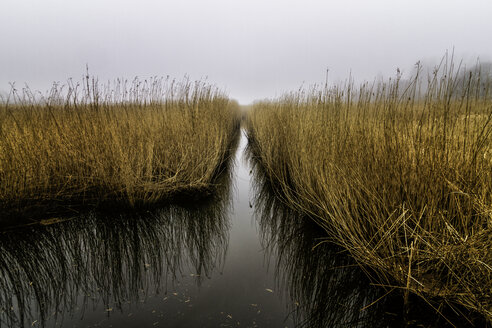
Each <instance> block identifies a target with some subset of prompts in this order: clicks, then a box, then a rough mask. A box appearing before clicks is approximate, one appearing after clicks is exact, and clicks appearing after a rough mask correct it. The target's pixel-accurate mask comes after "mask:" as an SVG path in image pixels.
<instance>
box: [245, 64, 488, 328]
mask: <svg viewBox="0 0 492 328" xmlns="http://www.w3.org/2000/svg"><path fill="white" fill-rule="evenodd" d="M421 73H422V69H421V67H420V66H419V64H417V67H416V74H415V76H414V77H413V78H412V79H410V80H405V81H403V80H402V79H401V76H400V75H399V74H398V75H397V76H396V77H395V78H393V79H390V80H388V81H380V82H374V83H363V84H362V85H360V86H356V85H355V84H354V83H353V82H352V81H351V80H348V81H347V82H346V83H345V84H343V85H336V86H333V87H330V86H327V85H325V86H314V87H312V88H307V89H301V90H299V91H297V92H292V93H288V94H286V95H284V96H283V97H280V98H279V99H276V100H272V101H263V102H258V103H257V104H256V105H255V106H254V108H253V109H252V111H251V112H250V113H249V115H248V123H247V129H248V139H249V142H250V144H251V148H252V150H251V151H252V153H253V157H254V158H255V159H256V161H257V166H260V167H261V168H262V169H263V170H264V172H265V176H266V179H268V181H270V183H271V184H272V185H273V189H274V192H275V194H276V195H277V196H278V197H279V198H280V199H281V200H282V202H283V203H284V204H286V205H287V206H289V207H290V208H291V209H293V210H295V211H298V212H301V213H303V214H305V215H306V216H308V217H309V218H310V220H312V221H313V222H315V223H316V225H317V226H318V227H319V229H321V230H323V231H324V233H325V235H324V236H323V237H320V239H319V240H318V243H317V244H316V245H315V246H313V247H314V251H316V252H318V251H319V250H318V249H319V248H322V247H327V246H326V245H330V244H333V245H336V246H338V247H340V248H341V250H342V252H343V253H346V254H348V255H349V256H350V257H351V258H352V259H353V260H354V261H355V262H356V263H357V265H358V266H359V267H360V268H361V269H362V270H363V271H364V272H366V275H367V277H368V278H369V279H370V281H371V282H372V284H374V285H377V286H380V287H381V288H383V289H384V290H386V291H387V294H394V293H397V294H398V295H400V296H401V298H402V300H403V302H404V304H405V307H406V310H405V312H406V311H411V308H412V301H411V296H412V295H417V296H418V297H420V298H421V299H422V300H424V301H425V302H427V303H428V304H429V305H430V306H431V307H432V308H433V309H434V310H435V312H436V313H440V312H441V311H443V308H446V307H451V308H454V309H455V310H456V311H457V312H460V311H464V312H477V313H480V314H481V315H483V316H484V317H485V318H486V320H487V321H488V322H489V323H490V320H491V318H492V317H491V316H492V312H491V311H492V303H491V300H492V297H491V295H492V266H491V264H492V251H491V249H492V233H491V228H492V215H491V214H492V207H491V206H492V203H491V201H492V157H491V150H492V94H491V91H492V80H491V76H490V73H487V74H483V72H482V70H481V69H480V67H479V66H478V67H475V68H474V69H472V70H466V69H464V68H462V67H460V66H459V65H456V66H455V65H454V64H453V62H452V60H448V58H447V57H445V58H443V61H442V62H441V64H440V65H438V66H437V67H436V68H435V69H434V70H433V71H432V72H430V73H429V74H427V75H424V76H421ZM314 251H313V254H314ZM461 313H463V312H461Z"/></svg>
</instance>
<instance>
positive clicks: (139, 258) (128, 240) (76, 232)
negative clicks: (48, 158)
mask: <svg viewBox="0 0 492 328" xmlns="http://www.w3.org/2000/svg"><path fill="white" fill-rule="evenodd" d="M225 179H226V180H227V181H221V185H222V186H223V188H222V189H221V190H220V192H219V193H218V194H217V195H216V196H215V197H213V199H210V200H209V201H207V202H206V203H204V204H197V205H196V206H194V207H191V208H190V207H181V206H169V207H167V208H164V209H158V210H153V211H147V212H145V213H124V214H108V213H106V214H104V213H89V214H87V215H83V216H81V217H78V218H76V219H73V220H70V221H66V222H63V223H60V224H54V225H51V226H45V227H43V226H38V227H30V228H24V229H18V230H15V231H10V232H6V233H2V234H0V326H3V325H6V326H7V327H23V326H31V324H32V323H38V324H45V323H47V322H53V323H55V325H58V324H59V325H61V324H62V323H61V322H63V319H64V318H66V317H67V315H68V316H72V315H74V314H75V313H76V315H77V316H84V311H85V309H89V310H90V309H91V307H92V310H90V311H94V308H98V307H99V308H101V309H102V310H101V311H105V310H106V311H108V312H109V311H115V312H116V311H117V310H121V309H122V307H124V306H125V305H127V304H129V303H138V302H139V301H141V300H143V299H145V298H146V297H148V296H149V295H154V294H158V293H163V294H165V293H166V292H167V291H169V290H170V288H172V287H173V284H174V283H175V282H176V281H177V278H180V277H181V275H183V274H185V273H186V274H187V276H189V275H190V272H191V275H192V276H193V278H192V279H193V280H194V282H195V284H197V285H200V283H201V282H202V280H203V279H205V278H206V277H209V276H210V275H211V274H212V273H213V272H214V271H216V270H220V268H221V266H222V265H223V262H224V258H225V255H226V251H227V244H228V231H229V224H230V223H229V211H230V204H231V197H230V190H229V189H230V181H229V180H230V176H227V177H226V178H225ZM50 325H51V324H50Z"/></svg>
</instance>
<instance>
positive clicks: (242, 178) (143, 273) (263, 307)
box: [0, 135, 442, 327]
mask: <svg viewBox="0 0 492 328" xmlns="http://www.w3.org/2000/svg"><path fill="white" fill-rule="evenodd" d="M246 144H247V140H246V137H245V136H244V135H242V136H241V139H240V143H239V147H238V149H237V152H236V158H235V160H234V163H231V166H230V168H229V169H228V171H227V172H224V174H223V177H222V181H221V187H220V190H219V192H218V193H217V195H216V196H215V197H214V198H213V199H211V200H208V201H206V202H200V203H196V204H191V205H187V206H186V207H183V206H178V205H174V206H170V207H166V208H162V209H159V210H153V211H147V212H144V213H142V212H139V213H125V214H114V213H100V212H99V213H97V214H96V213H88V214H85V215H82V216H80V217H78V218H77V219H73V220H68V221H65V222H62V223H58V224H53V225H48V226H37V227H34V226H33V227H30V228H23V229H18V230H14V231H9V232H8V233H2V234H0V327H41V326H46V327H399V326H412V322H413V321H411V320H409V319H408V317H407V316H404V315H403V314H402V313H403V312H402V311H401V307H400V306H399V305H398V302H395V301H393V299H392V298H391V297H389V296H385V294H386V290H384V289H382V288H376V287H374V286H372V285H371V284H370V281H369V280H368V278H367V274H366V273H363V272H362V271H361V270H360V269H358V267H357V266H356V265H355V263H353V262H352V261H351V260H350V258H349V257H348V256H346V255H345V254H342V252H341V251H340V250H339V249H336V248H334V247H332V246H329V245H328V244H326V243H325V244H321V245H320V246H318V247H314V246H315V245H317V244H318V243H319V241H320V240H321V239H320V238H321V237H322V234H321V232H320V231H319V229H317V228H316V227H315V226H314V225H312V224H310V222H309V220H307V219H306V218H303V217H300V216H299V215H298V214H296V213H293V212H292V211H290V210H289V209H287V208H285V207H284V206H282V204H281V203H280V202H279V201H278V199H277V198H276V197H275V196H274V194H273V193H272V191H271V190H270V187H269V184H268V181H267V180H266V179H265V177H264V176H262V172H261V170H260V169H258V168H257V166H255V165H254V161H253V160H251V159H249V160H248V159H247V158H245V156H244V154H245V153H247V152H246V151H245V150H246V146H247V145H246ZM382 296H385V297H382ZM397 299H401V297H399V298H398V297H397ZM433 317H434V318H435V317H436V316H435V315H434V316H433ZM414 323H416V325H418V324H419V321H416V322H414ZM441 323H442V321H436V320H435V319H434V324H433V325H427V326H436V327H438V326H440V325H441Z"/></svg>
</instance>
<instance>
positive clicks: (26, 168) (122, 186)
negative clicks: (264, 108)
mask: <svg viewBox="0 0 492 328" xmlns="http://www.w3.org/2000/svg"><path fill="white" fill-rule="evenodd" d="M83 84H84V86H83V88H81V87H79V86H74V85H72V84H70V85H69V88H68V89H63V88H61V87H58V86H56V85H55V86H54V87H53V89H52V90H51V92H50V94H49V96H48V97H44V98H41V99H35V98H36V97H35V96H34V95H33V94H32V93H31V92H30V91H29V90H23V92H17V91H16V90H12V93H11V95H10V98H9V100H8V101H4V103H2V104H0V205H1V207H2V208H18V209H23V208H26V207H29V206H33V205H35V204H53V203H64V202H71V203H73V202H81V203H83V204H91V205H94V204H99V203H101V202H105V201H111V202H113V201H117V202H122V203H125V204H128V205H130V206H134V205H137V204H149V203H154V202H157V201H160V200H162V199H165V198H169V197H171V196H173V195H175V194H177V193H181V192H190V193H197V192H199V193H201V192H209V191H210V190H211V189H213V187H214V186H213V182H214V177H216V176H217V174H218V173H219V172H218V171H219V170H220V169H221V164H223V163H224V162H225V160H226V157H228V156H229V155H230V154H229V153H230V147H231V146H232V140H233V138H234V136H235V135H236V134H237V131H238V124H239V123H238V122H239V118H238V105H237V103H236V102H234V101H231V100H229V99H228V98H227V97H226V96H225V95H224V94H223V93H222V92H221V91H220V90H218V89H217V88H216V87H214V86H211V85H208V84H206V83H203V82H195V83H192V82H189V81H187V80H184V81H183V82H176V81H174V80H169V79H158V78H155V79H152V80H150V81H138V80H135V81H133V83H130V84H128V83H127V81H117V82H116V83H114V84H112V85H110V84H108V85H105V86H100V85H98V83H97V80H94V79H90V78H89V77H88V76H87V77H86V79H85V81H84V83H83ZM79 89H82V90H79Z"/></svg>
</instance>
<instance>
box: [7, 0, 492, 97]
mask: <svg viewBox="0 0 492 328" xmlns="http://www.w3.org/2000/svg"><path fill="white" fill-rule="evenodd" d="M491 15H492V1H490V0H484V1H479V0H469V1H453V0H447V1H443V0H425V1H424V0H411V1H410V0H408V1H407V0H404V1H398V0H393V1H383V0H378V1H367V0H344V1H329V0H325V1H323V0H319V1H315V0H303V1H291V0H274V1H271V0H270V1H269V0H212V1H207V0H175V1H169V0H164V1H157V0H156V1H150V0H138V1H137V0H131V1H130V0H107V1H105V0H84V1H78V0H77V1H75V0H1V1H0V91H3V92H5V91H8V90H9V88H10V87H9V84H8V83H9V82H16V85H17V86H19V87H22V86H23V85H24V83H28V84H29V86H30V87H31V88H33V89H39V90H46V89H48V88H49V86H50V85H51V83H52V82H54V81H59V82H64V81H66V80H67V78H69V77H73V78H74V79H75V80H80V79H81V77H82V75H83V74H84V71H85V65H86V64H88V65H89V69H90V73H91V74H93V75H95V76H98V77H99V79H100V80H107V79H111V80H113V79H115V78H118V77H125V78H133V77H135V76H139V77H140V78H146V77H148V76H156V75H157V76H167V75H170V76H172V77H176V78H181V77H183V76H184V75H189V76H190V77H191V78H192V79H201V78H205V77H207V78H208V81H209V82H212V83H214V84H216V85H218V86H219V87H220V88H223V89H225V90H226V91H227V93H228V94H229V95H230V96H231V97H232V98H235V99H237V100H238V101H239V102H240V103H243V104H247V103H250V102H252V101H253V100H255V99H263V98H270V97H275V96H278V95H280V94H281V93H282V92H284V91H289V90H294V89H297V88H298V87H299V86H301V84H303V83H304V84H311V83H322V82H324V80H325V73H326V69H327V68H328V69H329V80H330V82H336V81H339V80H344V79H345V78H347V77H348V75H349V73H350V72H351V74H352V76H354V77H356V78H357V79H360V80H364V79H368V80H373V79H374V78H375V77H377V76H393V75H394V74H395V71H396V68H397V67H399V68H400V69H402V71H403V73H404V74H405V73H409V72H410V71H411V69H412V66H413V64H414V63H415V62H416V61H417V60H423V61H424V62H427V63H435V62H437V61H439V59H440V58H441V57H442V55H443V54H444V53H445V51H446V50H449V51H452V49H453V48H454V49H455V54H456V56H457V57H458V58H460V59H461V58H463V59H464V60H465V62H471V63H474V62H475V60H476V59H477V57H480V59H481V60H482V61H487V60H491V58H492V42H490V39H491V35H492V19H491Z"/></svg>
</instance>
